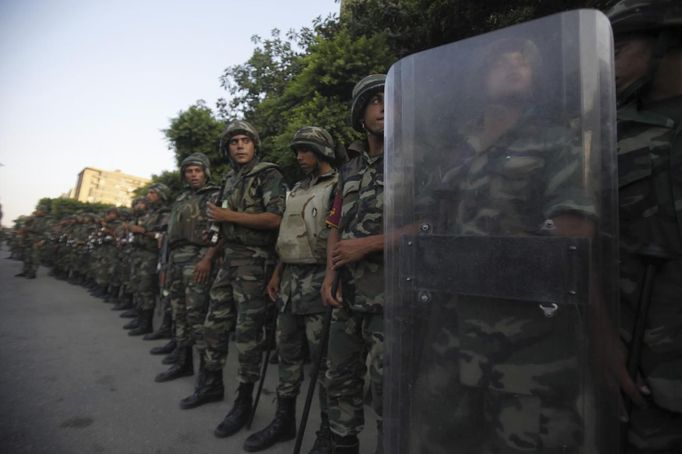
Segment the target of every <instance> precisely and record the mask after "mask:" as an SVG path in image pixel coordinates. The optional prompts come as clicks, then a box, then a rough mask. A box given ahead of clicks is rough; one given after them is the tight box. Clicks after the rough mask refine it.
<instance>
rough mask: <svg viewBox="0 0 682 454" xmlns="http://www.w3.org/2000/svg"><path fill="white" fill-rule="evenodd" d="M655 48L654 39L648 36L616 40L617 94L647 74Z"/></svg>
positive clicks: (639, 35) (635, 35)
mask: <svg viewBox="0 0 682 454" xmlns="http://www.w3.org/2000/svg"><path fill="white" fill-rule="evenodd" d="M654 47H655V41H654V38H652V37H650V36H646V35H641V34H632V35H625V36H622V37H618V38H616V42H615V44H614V53H615V55H614V57H615V70H616V93H618V94H620V93H622V92H623V91H624V90H625V89H627V88H628V87H629V86H630V85H632V83H633V82H636V81H637V80H638V79H640V78H641V77H643V76H644V75H645V74H646V72H647V71H648V70H649V61H650V60H651V55H652V54H653V51H654Z"/></svg>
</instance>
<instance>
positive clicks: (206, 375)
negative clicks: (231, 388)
mask: <svg viewBox="0 0 682 454" xmlns="http://www.w3.org/2000/svg"><path fill="white" fill-rule="evenodd" d="M224 397H225V388H224V386H223V370H222V369H219V370H209V369H206V366H204V361H203V358H202V359H201V360H200V362H199V379H198V380H197V386H196V387H195V388H194V392H193V393H192V395H191V396H187V397H185V398H184V399H182V400H181V401H180V408H182V409H183V410H189V409H190V408H196V407H198V406H200V405H203V404H207V403H209V402H218V401H220V400H223V398H224Z"/></svg>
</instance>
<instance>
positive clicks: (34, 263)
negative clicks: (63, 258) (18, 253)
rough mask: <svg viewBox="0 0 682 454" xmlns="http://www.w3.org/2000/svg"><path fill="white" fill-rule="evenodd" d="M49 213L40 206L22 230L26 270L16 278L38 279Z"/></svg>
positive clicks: (44, 207) (45, 208) (43, 206)
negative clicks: (37, 274) (37, 273)
mask: <svg viewBox="0 0 682 454" xmlns="http://www.w3.org/2000/svg"><path fill="white" fill-rule="evenodd" d="M47 213H48V207H47V206H46V205H38V207H37V208H36V210H35V211H34V212H33V215H32V216H31V217H30V218H29V219H28V220H27V221H26V224H25V225H24V227H23V228H22V230H21V237H22V245H23V252H22V258H23V261H24V268H23V270H22V271H21V272H20V273H18V274H17V275H16V277H25V278H26V279H35V278H36V272H37V271H38V267H39V266H40V251H41V248H42V246H43V244H44V243H45V239H44V236H45V234H46V233H47V217H46V216H47Z"/></svg>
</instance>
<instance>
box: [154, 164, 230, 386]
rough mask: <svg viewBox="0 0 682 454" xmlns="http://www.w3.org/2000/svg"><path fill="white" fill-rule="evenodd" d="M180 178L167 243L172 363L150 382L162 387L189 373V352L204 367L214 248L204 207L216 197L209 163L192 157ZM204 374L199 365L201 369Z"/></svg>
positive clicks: (190, 368)
mask: <svg viewBox="0 0 682 454" xmlns="http://www.w3.org/2000/svg"><path fill="white" fill-rule="evenodd" d="M180 173H181V175H182V179H183V181H184V183H185V185H186V189H185V191H184V192H183V193H182V194H180V196H179V197H178V198H177V199H176V200H175V203H173V207H172V209H171V214H170V218H169V222H168V233H167V238H166V241H168V247H169V249H170V272H169V273H168V274H169V275H168V276H166V279H168V280H169V288H170V303H171V306H172V308H173V319H174V320H175V342H176V348H177V350H178V357H177V362H176V363H175V364H173V365H172V366H171V368H170V369H168V370H167V371H166V372H162V373H160V374H159V375H157V376H156V378H155V379H154V380H155V381H156V382H159V383H160V382H165V381H170V380H174V379H176V378H179V377H185V376H188V375H192V374H193V373H194V366H193V363H192V346H193V345H194V346H196V347H197V353H198V354H199V358H200V361H202V362H203V354H202V352H203V350H204V348H205V347H204V340H203V324H204V319H205V318H206V312H207V311H208V291H209V288H210V282H211V275H212V271H213V262H214V257H215V254H216V247H211V246H210V245H209V244H208V239H207V237H206V232H207V230H208V218H207V217H206V208H207V206H206V204H207V203H208V202H209V201H210V200H213V201H215V197H216V196H217V193H218V191H219V190H220V189H219V188H218V187H216V186H214V185H211V184H210V183H209V180H210V178H211V171H210V163H209V160H208V157H207V156H206V155H204V154H203V153H193V154H191V155H190V156H188V157H187V158H185V159H184V160H183V161H182V164H181V166H180ZM200 368H201V370H203V368H204V367H203V364H202V365H201V366H200Z"/></svg>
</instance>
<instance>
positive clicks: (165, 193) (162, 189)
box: [148, 183, 171, 202]
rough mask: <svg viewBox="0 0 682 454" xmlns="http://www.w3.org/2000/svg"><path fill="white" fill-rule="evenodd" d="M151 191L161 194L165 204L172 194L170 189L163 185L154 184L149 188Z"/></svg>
mask: <svg viewBox="0 0 682 454" xmlns="http://www.w3.org/2000/svg"><path fill="white" fill-rule="evenodd" d="M151 191H154V192H156V193H157V194H159V197H160V198H161V200H163V201H164V202H167V201H168V199H169V198H170V192H171V191H170V188H169V187H168V186H166V185H165V184H163V183H154V184H153V185H151V186H149V191H148V192H151Z"/></svg>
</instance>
